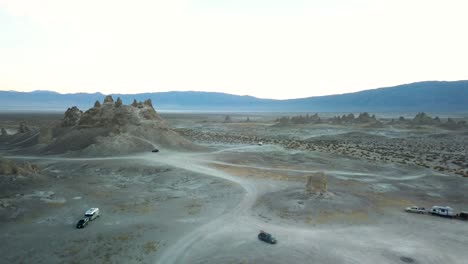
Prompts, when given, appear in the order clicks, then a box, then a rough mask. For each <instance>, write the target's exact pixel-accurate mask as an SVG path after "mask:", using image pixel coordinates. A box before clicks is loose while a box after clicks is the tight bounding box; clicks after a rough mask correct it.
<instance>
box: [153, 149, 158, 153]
mask: <svg viewBox="0 0 468 264" xmlns="http://www.w3.org/2000/svg"><path fill="white" fill-rule="evenodd" d="M151 152H159V149H153V150H152V151H151Z"/></svg>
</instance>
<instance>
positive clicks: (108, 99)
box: [104, 95, 114, 104]
mask: <svg viewBox="0 0 468 264" xmlns="http://www.w3.org/2000/svg"><path fill="white" fill-rule="evenodd" d="M113 103H114V98H112V95H107V96H106V97H105V98H104V104H113Z"/></svg>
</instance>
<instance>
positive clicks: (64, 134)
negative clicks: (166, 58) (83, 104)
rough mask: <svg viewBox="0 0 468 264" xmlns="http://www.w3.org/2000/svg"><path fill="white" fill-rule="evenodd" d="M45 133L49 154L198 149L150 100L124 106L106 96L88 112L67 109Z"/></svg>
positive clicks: (46, 149)
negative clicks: (59, 122)
mask: <svg viewBox="0 0 468 264" xmlns="http://www.w3.org/2000/svg"><path fill="white" fill-rule="evenodd" d="M46 132H47V133H46ZM43 133H44V134H47V135H48V137H43V138H44V140H43V143H45V144H46V146H45V147H44V149H43V152H45V153H47V154H57V153H65V152H72V153H73V154H86V155H97V156H101V155H122V154H128V153H134V152H142V151H150V150H151V149H153V148H172V149H190V148H193V147H194V146H193V145H192V143H191V142H189V141H188V140H186V139H185V138H183V137H182V136H180V135H179V134H177V133H176V132H174V131H173V130H171V129H170V128H169V127H168V125H167V124H166V122H164V120H163V119H162V118H161V117H160V116H159V114H158V113H157V112H156V110H155V109H154V108H153V104H152V102H151V100H149V99H148V100H146V101H144V102H137V101H134V102H133V103H132V104H131V105H124V104H123V102H122V100H121V99H120V98H117V100H115V101H114V99H113V98H112V96H106V98H105V99H104V101H103V103H102V104H101V103H100V102H98V101H97V102H96V103H95V104H94V107H92V108H90V109H88V110H87V111H85V112H83V111H81V110H80V109H78V108H77V107H76V106H74V107H71V108H68V109H67V111H66V112H65V115H64V118H63V120H62V122H61V124H60V126H58V127H55V128H53V129H52V131H41V134H43Z"/></svg>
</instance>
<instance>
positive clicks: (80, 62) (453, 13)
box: [0, 0, 468, 98]
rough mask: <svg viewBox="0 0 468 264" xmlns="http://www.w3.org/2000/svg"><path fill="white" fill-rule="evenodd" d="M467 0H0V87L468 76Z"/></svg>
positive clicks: (140, 87) (115, 87) (109, 88)
mask: <svg viewBox="0 0 468 264" xmlns="http://www.w3.org/2000/svg"><path fill="white" fill-rule="evenodd" d="M467 12H468V1H466V0H443V1H442V0H309V1H306V0H236V1H234V0H193V1H190V0H166V1H157V0H156V1H155V0H151V1H150V0H132V1H123V0H122V1H119V0H80V1H76V0H74V1H71V0H40V1H38V0H0V89H1V90H20V91H31V90H38V89H40V90H55V91H58V92H62V93H72V92H95V91H100V92H103V93H138V92H158V91H172V90H198V91H218V92H227V93H234V94H249V95H254V96H258V97H265V98H295V97H306V96H313V95H325V94H336V93H345V92H351V91H358V90H364V89H370V88H377V87H382V86H389V85H396V84H402V83H408V82H415V81H423V80H460V79H468V33H467V32H468V15H467Z"/></svg>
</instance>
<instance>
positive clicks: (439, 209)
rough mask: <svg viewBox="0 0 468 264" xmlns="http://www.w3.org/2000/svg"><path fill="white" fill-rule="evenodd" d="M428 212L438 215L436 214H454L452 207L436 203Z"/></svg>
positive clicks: (451, 215) (448, 215)
mask: <svg viewBox="0 0 468 264" xmlns="http://www.w3.org/2000/svg"><path fill="white" fill-rule="evenodd" d="M430 213H431V214H433V215H438V216H447V217H455V216H456V214H455V213H454V211H453V209H452V208H451V207H448V206H438V205H436V206H433V207H432V209H431V211H430Z"/></svg>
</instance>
